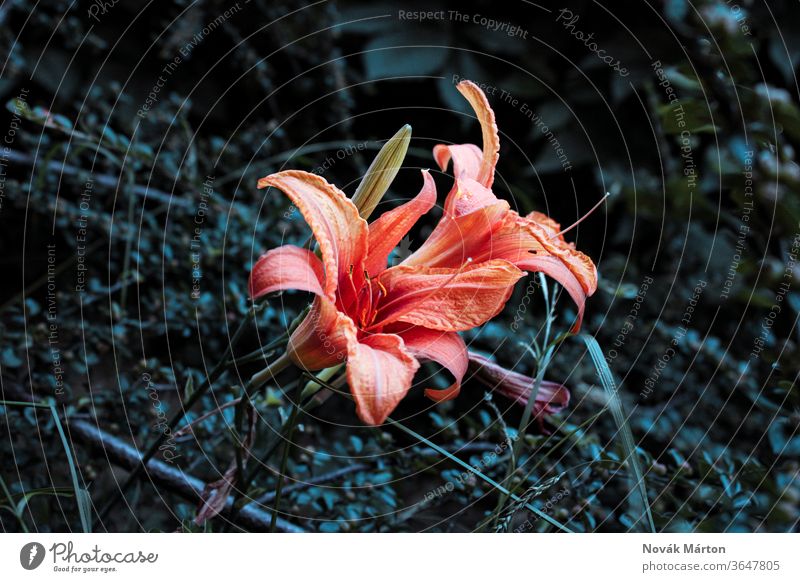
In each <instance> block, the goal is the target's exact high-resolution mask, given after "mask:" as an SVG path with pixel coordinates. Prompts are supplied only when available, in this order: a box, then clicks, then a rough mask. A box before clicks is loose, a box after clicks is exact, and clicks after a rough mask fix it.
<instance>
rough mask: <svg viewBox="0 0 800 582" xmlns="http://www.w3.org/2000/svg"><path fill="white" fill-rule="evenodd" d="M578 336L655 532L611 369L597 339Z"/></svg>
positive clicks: (643, 483)
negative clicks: (617, 430)
mask: <svg viewBox="0 0 800 582" xmlns="http://www.w3.org/2000/svg"><path fill="white" fill-rule="evenodd" d="M578 337H579V338H580V339H582V340H583V341H584V343H585V344H586V348H587V350H588V351H589V355H590V356H591V358H592V362H593V363H594V367H595V370H596V371H597V377H598V378H600V383H601V384H602V385H603V390H604V391H605V393H606V395H607V397H608V406H609V408H610V409H611V414H612V415H613V417H614V421H615V422H616V423H617V428H618V429H619V434H621V435H622V447H623V450H624V452H625V459H624V461H625V462H626V463H627V464H628V466H630V467H631V469H632V470H633V474H634V476H635V479H636V488H637V489H638V491H639V496H640V497H641V501H642V508H643V513H644V515H643V516H642V518H644V517H646V518H647V523H648V525H649V526H650V531H652V532H653V533H655V532H656V526H655V522H654V521H653V514H652V513H651V511H650V502H649V501H648V497H647V486H646V485H645V481H644V475H643V473H642V468H641V466H640V465H639V459H638V457H637V456H636V445H635V444H634V441H633V434H632V433H631V428H630V426H629V424H628V420H627V417H626V416H625V411H624V409H623V407H622V400H621V399H620V397H619V392H618V391H617V384H616V382H615V381H614V376H613V375H612V374H611V370H610V369H609V367H608V364H607V363H606V360H605V357H604V356H603V350H602V349H601V348H600V344H598V343H597V340H596V339H595V338H594V337H593V336H590V335H587V334H580V335H579V336H578Z"/></svg>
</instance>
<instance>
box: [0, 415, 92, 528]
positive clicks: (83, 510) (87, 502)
mask: <svg viewBox="0 0 800 582" xmlns="http://www.w3.org/2000/svg"><path fill="white" fill-rule="evenodd" d="M0 405H3V406H27V407H31V408H47V409H48V410H49V411H50V414H52V415H53V422H55V425H56V430H57V431H58V436H59V438H60V439H61V444H62V446H63V447H64V452H65V453H66V455H67V464H68V465H69V474H70V477H71V479H72V488H73V490H74V491H75V501H76V502H77V504H78V514H79V515H80V518H81V527H82V528H83V531H84V533H91V531H92V521H91V517H90V516H91V511H92V500H91V498H90V497H89V493H88V492H87V491H86V490H85V489H84V488H83V487H81V485H80V482H79V481H78V471H77V469H76V468H75V458H74V457H73V455H72V448H70V446H69V441H68V440H67V435H66V434H65V433H64V427H63V426H62V425H61V418H60V417H59V416H58V410H56V405H55V402H50V403H49V404H45V403H41V402H20V401H17V400H0ZM53 490H54V491H55V490H56V489H55V488H54V489H53Z"/></svg>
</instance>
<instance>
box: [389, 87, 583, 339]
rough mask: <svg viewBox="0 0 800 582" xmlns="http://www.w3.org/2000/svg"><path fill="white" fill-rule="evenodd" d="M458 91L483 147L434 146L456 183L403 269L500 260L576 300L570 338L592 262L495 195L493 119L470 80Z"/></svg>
mask: <svg viewBox="0 0 800 582" xmlns="http://www.w3.org/2000/svg"><path fill="white" fill-rule="evenodd" d="M457 89H458V90H459V91H460V92H461V94H462V95H464V97H465V98H466V99H467V101H469V103H470V105H471V106H472V108H473V109H474V111H475V114H476V116H477V118H478V121H479V122H480V125H481V131H482V139H483V148H482V149H481V148H479V147H478V146H476V145H473V144H461V145H437V146H435V147H434V149H433V155H434V157H435V158H436V162H437V164H438V165H439V167H440V168H441V169H442V171H444V170H446V169H447V166H448V165H449V163H450V160H452V162H453V174H454V176H455V183H454V185H453V188H452V189H451V190H450V193H449V194H448V196H447V199H446V201H445V205H444V215H443V216H442V219H441V220H440V222H439V224H438V225H437V226H436V228H435V229H434V231H433V232H432V233H431V235H430V236H429V237H428V239H427V240H426V241H425V243H424V244H423V245H422V246H421V247H420V248H419V249H418V250H417V251H416V252H415V253H414V254H412V255H411V256H410V257H408V258H407V259H406V260H405V261H404V262H403V264H404V265H427V266H429V267H452V266H454V265H457V264H460V263H461V261H463V260H464V258H465V257H472V259H473V260H475V261H487V260H494V259H503V260H506V261H509V262H511V263H512V264H514V265H516V266H517V267H519V268H520V269H523V270H525V271H528V272H542V273H544V274H545V275H548V276H549V277H552V278H553V279H555V280H556V281H558V282H559V283H560V284H561V285H562V286H563V287H564V289H566V290H567V292H568V293H569V294H570V296H571V297H572V299H573V300H574V301H575V303H576V305H577V307H578V317H577V319H576V321H575V325H574V326H573V331H577V330H578V329H580V325H581V321H582V320H583V311H584V304H585V302H586V298H587V297H588V296H590V295H592V294H593V293H594V292H595V290H596V289H597V270H596V268H595V266H594V263H593V262H592V260H591V259H590V258H589V257H587V256H586V255H584V254H583V253H581V252H580V251H577V250H576V249H575V245H574V244H572V243H567V242H566V240H565V239H564V236H563V232H562V231H561V227H560V225H559V224H558V223H557V222H555V221H554V220H552V219H551V218H549V217H548V216H546V215H544V214H542V213H540V212H532V213H531V214H529V215H527V216H524V217H523V216H520V215H519V214H518V213H517V212H515V211H513V210H511V209H510V207H509V204H508V202H506V201H504V200H499V199H498V198H497V197H496V196H495V195H494V193H493V192H492V190H491V187H492V183H493V182H494V173H495V166H496V165H497V160H498V158H499V152H500V138H499V135H498V131H497V124H496V123H495V116H494V112H493V111H492V108H491V107H490V106H489V102H488V101H487V99H486V95H485V94H484V93H483V91H481V89H480V88H479V87H478V86H477V85H475V84H474V83H472V82H471V81H461V82H460V83H459V84H458V85H457ZM593 210H594V209H593ZM576 224H577V223H576ZM573 226H574V225H573ZM570 228H572V227H570ZM567 230H569V229H567Z"/></svg>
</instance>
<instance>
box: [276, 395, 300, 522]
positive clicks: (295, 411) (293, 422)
mask: <svg viewBox="0 0 800 582" xmlns="http://www.w3.org/2000/svg"><path fill="white" fill-rule="evenodd" d="M297 392H298V394H297V396H298V397H299V396H300V388H299V385H298V390H297ZM299 412H300V406H299V405H298V404H295V405H294V406H293V407H292V413H291V415H290V416H289V420H288V423H287V427H288V428H287V432H286V443H285V444H284V446H283V456H282V457H281V467H280V470H279V471H278V483H277V484H276V485H275V506H274V507H273V508H272V520H271V521H270V524H269V531H270V532H274V531H275V526H276V525H277V521H278V510H279V509H280V504H281V493H283V477H284V475H286V468H287V465H288V463H289V451H290V450H291V448H292V434H293V433H294V428H295V426H297V417H298V415H299Z"/></svg>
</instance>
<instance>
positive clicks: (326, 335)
mask: <svg viewBox="0 0 800 582" xmlns="http://www.w3.org/2000/svg"><path fill="white" fill-rule="evenodd" d="M348 333H353V334H354V333H356V327H355V324H354V323H353V320H351V319H350V318H349V317H347V316H346V315H345V314H343V313H341V312H339V311H338V310H337V309H336V305H334V303H333V302H331V301H329V300H328V299H327V298H325V297H322V296H318V297H316V298H315V299H314V303H313V304H312V305H311V310H310V311H309V312H308V315H306V317H305V319H304V320H303V321H302V322H300V325H298V326H297V329H295V330H294V332H292V335H291V337H290V338H289V344H288V346H287V348H286V353H287V355H288V356H289V358H290V359H291V360H292V361H293V362H294V363H295V364H297V365H298V366H300V367H301V368H305V369H306V370H322V369H323V368H330V367H332V366H335V365H337V364H341V363H342V362H344V361H345V358H346V357H347V338H346V334H348Z"/></svg>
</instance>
